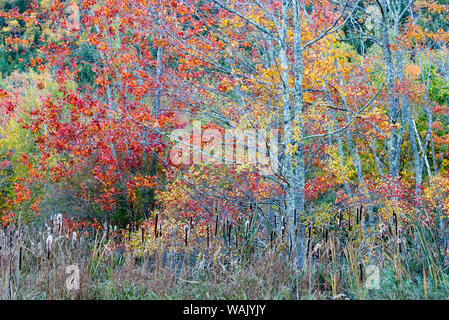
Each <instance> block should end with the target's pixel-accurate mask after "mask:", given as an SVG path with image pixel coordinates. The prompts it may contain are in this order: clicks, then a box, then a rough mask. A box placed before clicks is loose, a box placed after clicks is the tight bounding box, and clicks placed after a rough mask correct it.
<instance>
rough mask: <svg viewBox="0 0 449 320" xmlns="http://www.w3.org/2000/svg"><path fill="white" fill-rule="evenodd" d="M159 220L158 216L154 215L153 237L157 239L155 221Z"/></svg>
mask: <svg viewBox="0 0 449 320" xmlns="http://www.w3.org/2000/svg"><path fill="white" fill-rule="evenodd" d="M158 220H159V214H158V213H156V216H155V217H154V237H155V238H157V221H158Z"/></svg>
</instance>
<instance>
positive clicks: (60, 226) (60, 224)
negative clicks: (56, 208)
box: [56, 213, 62, 235]
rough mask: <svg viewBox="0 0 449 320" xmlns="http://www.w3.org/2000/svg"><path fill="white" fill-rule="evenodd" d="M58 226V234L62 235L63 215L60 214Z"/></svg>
mask: <svg viewBox="0 0 449 320" xmlns="http://www.w3.org/2000/svg"><path fill="white" fill-rule="evenodd" d="M56 224H57V227H58V234H59V235H60V234H61V232H62V214H61V213H58V215H57V216H56Z"/></svg>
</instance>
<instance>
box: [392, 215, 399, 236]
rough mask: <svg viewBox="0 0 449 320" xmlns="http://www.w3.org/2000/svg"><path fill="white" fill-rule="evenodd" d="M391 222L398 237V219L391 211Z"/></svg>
mask: <svg viewBox="0 0 449 320" xmlns="http://www.w3.org/2000/svg"><path fill="white" fill-rule="evenodd" d="M393 221H394V230H395V232H396V236H397V235H398V217H397V216H396V212H394V211H393Z"/></svg>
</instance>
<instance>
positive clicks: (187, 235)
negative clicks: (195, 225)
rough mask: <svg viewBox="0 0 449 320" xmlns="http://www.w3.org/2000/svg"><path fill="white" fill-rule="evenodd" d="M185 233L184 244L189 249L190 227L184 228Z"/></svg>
mask: <svg viewBox="0 0 449 320" xmlns="http://www.w3.org/2000/svg"><path fill="white" fill-rule="evenodd" d="M184 233H185V238H184V243H185V245H186V247H187V241H188V238H189V226H188V225H186V226H184Z"/></svg>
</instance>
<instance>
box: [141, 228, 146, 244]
mask: <svg viewBox="0 0 449 320" xmlns="http://www.w3.org/2000/svg"><path fill="white" fill-rule="evenodd" d="M140 230H141V232H142V243H144V242H145V230H144V229H143V228H142V229H140Z"/></svg>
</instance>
